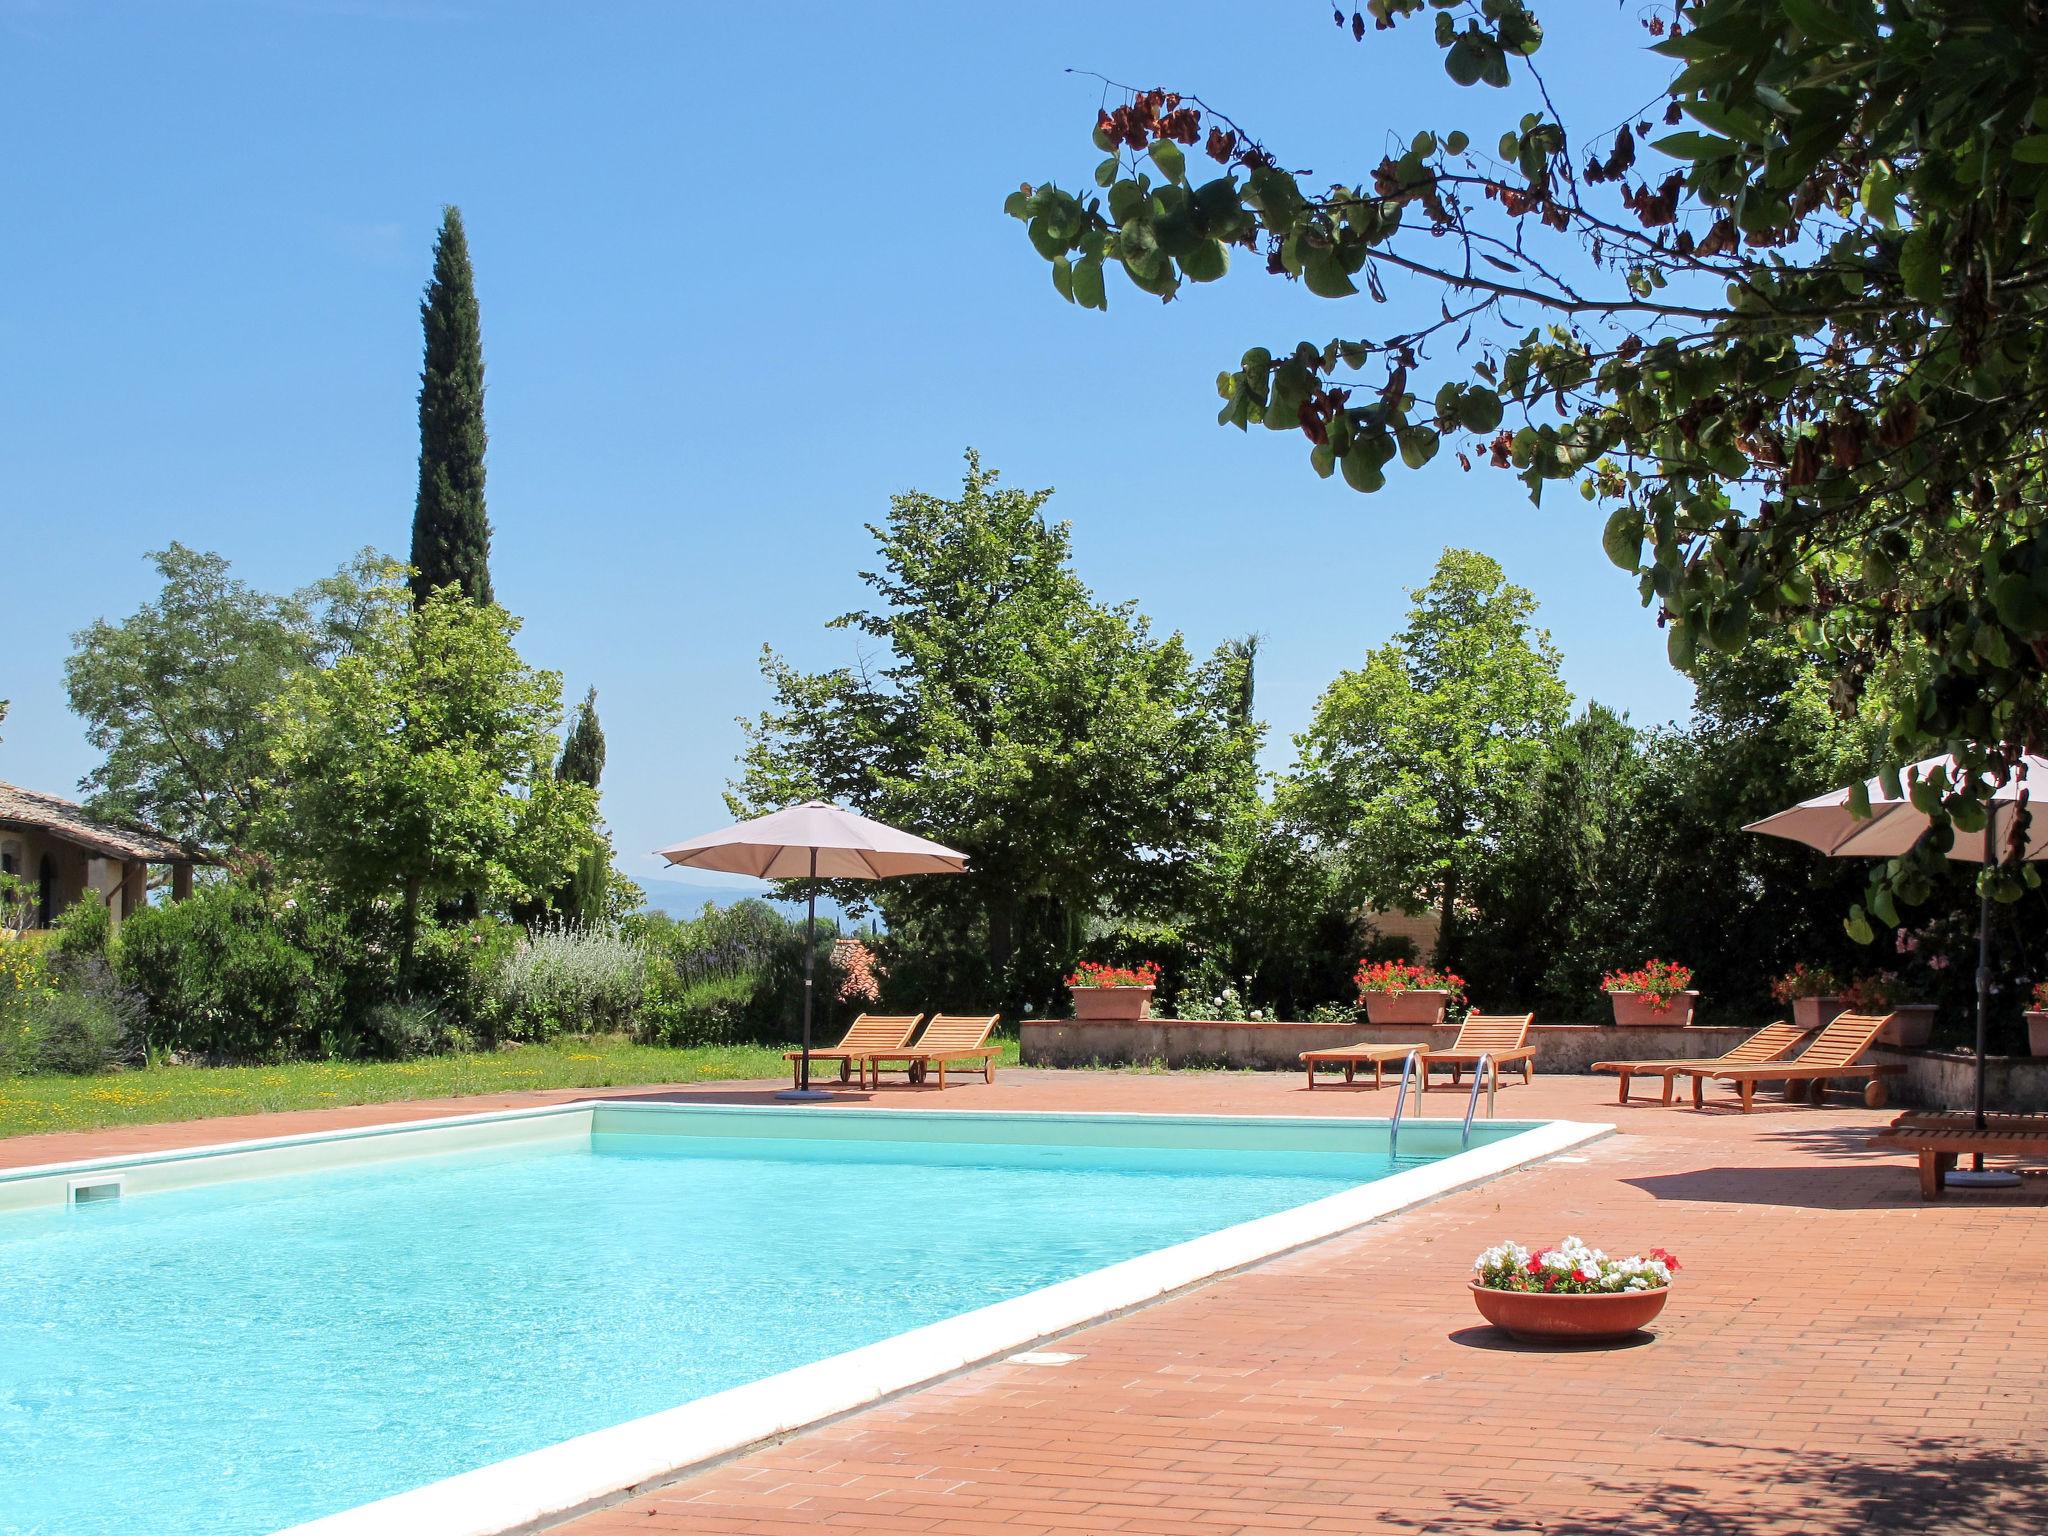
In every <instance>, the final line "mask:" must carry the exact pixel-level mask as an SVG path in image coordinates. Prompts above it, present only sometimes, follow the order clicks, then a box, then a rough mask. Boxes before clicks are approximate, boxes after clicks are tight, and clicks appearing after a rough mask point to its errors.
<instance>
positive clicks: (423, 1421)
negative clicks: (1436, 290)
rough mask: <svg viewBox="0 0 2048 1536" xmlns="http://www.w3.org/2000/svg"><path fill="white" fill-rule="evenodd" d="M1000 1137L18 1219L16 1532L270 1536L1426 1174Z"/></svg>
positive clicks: (480, 1172)
mask: <svg viewBox="0 0 2048 1536" xmlns="http://www.w3.org/2000/svg"><path fill="white" fill-rule="evenodd" d="M680 1113H688V1112H687V1111H682V1112H680ZM778 1118H779V1120H780V1123H782V1124H784V1125H786V1124H787V1123H788V1117H787V1114H786V1113H785V1114H784V1115H783V1116H781V1117H778ZM868 1118H869V1119H870V1121H871V1120H872V1117H868ZM919 1118H924V1117H919ZM760 1123H761V1124H766V1123H768V1122H766V1121H763V1122H760ZM958 1123H960V1122H957V1121H956V1122H955V1124H958ZM726 1124H729V1125H731V1126H732V1127H733V1128H734V1129H737V1130H742V1131H744V1130H746V1129H747V1128H748V1123H747V1122H746V1121H745V1119H744V1118H741V1119H737V1120H731V1121H728V1122H726ZM815 1129H818V1130H821V1131H824V1132H828V1133H829V1131H830V1126H829V1125H828V1124H825V1123H824V1122H820V1123H819V1125H818V1126H817V1127H815ZM861 1134H862V1135H864V1136H872V1135H873V1134H874V1132H873V1129H872V1125H871V1124H870V1125H869V1126H867V1127H864V1128H863V1130H862V1131H861ZM955 1134H960V1133H955ZM969 1134H980V1133H979V1132H974V1133H969ZM990 1134H991V1138H992V1139H990V1140H987V1141H955V1142H952V1143H950V1144H932V1143H930V1142H922V1141H915V1140H909V1141H876V1140H871V1139H863V1140H851V1139H838V1138H836V1137H835V1136H833V1135H831V1134H818V1135H811V1134H806V1135H804V1136H803V1137H801V1138H800V1139H786V1138H779V1137H778V1138H776V1139H763V1137H761V1136H758V1135H747V1134H738V1135H723V1134H720V1135H688V1136H674V1135H635V1134H613V1133H602V1132H600V1133H597V1134H593V1135H592V1136H591V1137H590V1138H589V1140H588V1141H587V1142H584V1141H582V1140H580V1139H579V1140H577V1141H575V1142H572V1143H566V1144H562V1143H557V1144H552V1145H542V1146H536V1147H527V1148H508V1149H503V1150H497V1151H490V1152H476V1153H462V1154H454V1155H445V1156H433V1157H422V1158H408V1159H405V1160H403V1161H400V1162H390V1163H384V1164H379V1165H375V1166H371V1167H366V1168H357V1169H349V1170H336V1171H330V1172H324V1173H304V1174H290V1175H284V1176H279V1177H274V1178H264V1179H253V1180H244V1181H241V1182H237V1183H232V1184H222V1185H216V1186H213V1187H208V1188H199V1189H188V1190H178V1191H171V1192H166V1193H159V1194H149V1195H137V1196H131V1197H130V1198H128V1199H125V1200H122V1201H119V1202H115V1203H109V1204H105V1205H100V1206H87V1207H80V1208H77V1209H72V1210H65V1211H33V1212H26V1213H18V1214H10V1215H0V1532H4V1533H5V1536H102V1533H104V1536H113V1533H120V1536H133V1533H139V1532H149V1533H161V1536H174V1533H175V1536H185V1533H219V1536H261V1533H265V1532H269V1531H273V1530H276V1529H278V1528H280V1527H283V1526H287V1525H291V1524H294V1523H296V1522H298V1521H301V1520H307V1519H311V1518H313V1517H315V1516H317V1515H322V1514H328V1513H332V1512H334V1511H336V1510H340V1509H345V1508H349V1507H351V1506H353V1505H356V1504H360V1503H364V1502H366V1501H368V1500H370V1499H374V1498H380V1497H382V1496H384V1495H386V1494H391V1493H397V1492H400V1491H402V1490H404V1489H407V1488H412V1487H415V1486H418V1485H419V1484H422V1483H426V1482H430V1481H432V1480H434V1479H436V1478H440V1477H445V1476H448V1475H450V1474H452V1473H456V1472H461V1471H465V1470H467V1469H469V1468H473V1467H477V1466H481V1465H484V1464H486V1463H488V1462H492V1461H496V1460H499V1459H501V1458H503V1457H507V1456H512V1455H516V1454H518V1453H520V1452H524V1451H530V1450H534V1449H537V1448H539V1447H541V1446H545V1445H549V1444H552V1443H554V1442H556V1441H559V1440H563V1439H566V1438H568V1437H569V1436H571V1435H577V1434H582V1433H585V1432H587V1431H590V1430H594V1429H600V1428H604V1427H606V1426H609V1425H613V1424H617V1423H620V1422H623V1421H624V1420H626V1419H630V1418H634V1417H637V1416H639V1415H641V1414H646V1413H652V1412H656V1411H658V1410H661V1409H664V1408H670V1407H674V1406H676V1405H677V1404H679V1403H683V1402H686V1401H689V1400H690V1399H692V1398H696V1397H700V1396H702V1395H704V1394H706V1393H709V1392H716V1391H719V1390H721V1389H724V1388H727V1387H732V1386H736V1385H739V1384H741V1383H744V1382H748V1381H752V1380H755V1379H757V1378H759V1377H762V1376H766V1375H769V1374H771V1373H773V1372H776V1371H780V1370H784V1369H787V1368H789V1367H791V1366H796V1365H801V1364H805V1363H807V1362H809V1361H813V1360H818V1359H821V1358H823V1357H825V1356H828V1355H832V1354H836V1353H838V1352H840V1351H842V1350H846V1349H851V1348H854V1347H856V1346H858V1345H862V1344H868V1343H872V1342H874V1341H876V1340H878V1339H882V1338H885V1337H887V1336H889V1335H891V1334H896V1333H900V1332H902V1331H903V1330H905V1329H907V1328H912V1327H916V1326H918V1325H920V1324H923V1323H929V1322H933V1321H936V1320H938V1319H940V1318H944V1317H948V1316H951V1315H952V1314H954V1313H958V1312H962V1311H965V1310H967V1309H969V1308H972V1307H977V1306H982V1305H985V1304H987V1303H989V1302H993V1301H998V1300H1002V1299H1004V1298H1006V1297H1011V1296H1016V1295H1019V1294H1021V1293H1023V1292H1025V1291H1028V1290H1031V1289H1033V1288H1035V1287H1038V1286H1042V1285H1046V1284H1049V1283H1051V1282H1053V1281H1057V1280H1064V1279H1067V1278H1069V1277H1071V1276H1074V1275H1078V1274H1081V1273H1084V1272H1085V1271H1088V1270H1092V1269H1097V1268H1100V1267H1102V1266H1103V1265H1105V1264H1109V1263H1112V1262H1115V1261H1117V1260H1119V1259H1125V1258H1129V1257H1132V1256H1134V1255H1136V1254H1140V1253H1145V1252H1147V1251H1149V1250H1152V1249H1156V1248H1160V1247H1164V1246H1166V1245H1167V1244H1170V1243H1175V1242H1179V1241H1182V1240H1184V1239H1186V1238H1190V1237H1194V1236H1197V1235H1199V1234H1201V1233H1204V1232H1210V1231H1214V1230H1216V1229H1218V1228H1220V1227H1224V1226H1228V1225H1230V1224H1232V1223H1235V1222H1239V1221H1244V1220H1247V1219H1249V1218H1251V1217H1255V1216H1261V1215H1265V1214H1268V1213H1270V1212H1273V1211H1278V1210H1282V1209H1285V1208H1287V1207H1290V1206H1294V1205H1299V1204H1302V1203H1304V1202H1306V1201H1309V1200H1313V1199H1316V1198H1319V1197H1321V1196H1324V1195H1328V1194H1332V1193H1334V1192H1336V1191H1338V1190H1340V1189H1345V1188H1348V1187H1350V1186H1352V1185H1355V1184H1359V1183H1364V1182H1367V1181H1369V1180H1372V1179H1376V1178H1380V1177H1384V1176H1385V1175H1386V1174H1388V1173H1389V1172H1391V1171H1393V1170H1394V1168H1395V1167H1397V1166H1409V1165H1414V1164H1419V1163H1423V1162H1427V1161H1430V1160H1431V1159H1429V1158H1427V1157H1407V1156H1404V1157H1402V1158H1401V1159H1400V1161H1399V1163H1398V1164H1396V1163H1395V1162H1394V1161H1392V1160H1390V1159H1389V1158H1388V1157H1386V1156H1385V1154H1384V1153H1383V1152H1380V1153H1373V1152H1369V1151H1351V1150H1347V1149H1346V1146H1345V1141H1346V1140H1349V1141H1351V1142H1352V1143H1353V1144H1356V1142H1357V1141H1358V1140H1360V1139H1363V1133H1362V1131H1361V1132H1358V1133H1352V1135H1351V1136H1350V1137H1348V1138H1342V1137H1340V1136H1338V1135H1337V1134H1334V1133H1331V1132H1324V1133H1321V1134H1320V1135H1319V1136H1317V1137H1315V1138H1313V1139H1314V1140H1315V1141H1317V1142H1319V1143H1320V1144H1321V1145H1320V1147H1318V1148H1313V1149H1308V1150H1289V1151H1261V1150H1255V1149H1248V1148H1247V1147H1245V1146H1242V1145H1240V1146H1236V1147H1231V1148H1228V1149H1223V1148H1217V1147H1202V1146H1184V1147H1165V1148H1160V1147H1154V1148H1151V1149H1140V1148H1136V1147H1120V1146H1091V1147H1076V1146H1068V1145H1009V1144H1002V1143H1001V1142H1000V1140H999V1139H996V1138H995V1137H994V1133H993V1132H991V1133H990ZM1097 1134H1099V1133H1097ZM1381 1144H1382V1145H1383V1144H1384V1143H1383V1138H1382V1143H1381Z"/></svg>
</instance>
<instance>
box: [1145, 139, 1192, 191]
mask: <svg viewBox="0 0 2048 1536" xmlns="http://www.w3.org/2000/svg"><path fill="white" fill-rule="evenodd" d="M1145 153H1146V154H1148V155H1150V156H1151V157H1152V163H1153V164H1154V165H1156V166H1158V167H1159V169H1160V170H1162V171H1164V172H1165V173H1166V179H1167V180H1168V181H1171V182H1175V183H1179V182H1183V181H1186V180H1187V179H1188V162H1187V157H1186V156H1184V155H1182V154H1181V152H1180V146H1179V145H1178V144H1176V143H1174V142H1173V140H1171V139H1154V140H1153V141H1152V147H1151V148H1150V149H1148V150H1146V151H1145Z"/></svg>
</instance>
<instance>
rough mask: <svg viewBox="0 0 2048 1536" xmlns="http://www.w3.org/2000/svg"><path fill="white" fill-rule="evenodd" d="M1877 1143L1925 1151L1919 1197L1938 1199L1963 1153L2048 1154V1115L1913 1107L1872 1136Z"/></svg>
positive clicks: (1871, 1140) (1965, 1155)
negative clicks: (1981, 1113) (1917, 1109)
mask: <svg viewBox="0 0 2048 1536" xmlns="http://www.w3.org/2000/svg"><path fill="white" fill-rule="evenodd" d="M1870 1144H1871V1145H1872V1146H1873V1147H1883V1148H1897V1149H1901V1150H1904V1151H1907V1152H1917V1153H1919V1154H1920V1198H1921V1199H1922V1200H1939V1199H1940V1198H1941V1194H1942V1189H1943V1186H1944V1181H1945V1179H1946V1177H1947V1174H1948V1171H1949V1169H1951V1168H1953V1167H1955V1165H1956V1162H1957V1160H1958V1159H1960V1158H1964V1157H1973V1156H1983V1155H1986V1154H1989V1155H1991V1156H1994V1157H1995V1156H1999V1155H2004V1156H2007V1157H2031V1158H2048V1115H1986V1116H1985V1117H1984V1129H1982V1130H1981V1131H1980V1130H1978V1129H1977V1120H1976V1117H1975V1116H1974V1115H1968V1114H1949V1115H1941V1114H1927V1113H1925V1112H1917V1113H1916V1112H1911V1111H1909V1112H1908V1113H1906V1114H1903V1115H1901V1116H1899V1118H1898V1119H1896V1120H1894V1121H1893V1122H1892V1123H1891V1125H1890V1126H1889V1127H1887V1128H1886V1129H1885V1130H1882V1131H1879V1132H1878V1133H1877V1134H1876V1135H1875V1136H1873V1137H1871V1138H1870Z"/></svg>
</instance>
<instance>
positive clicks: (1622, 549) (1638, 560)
mask: <svg viewBox="0 0 2048 1536" xmlns="http://www.w3.org/2000/svg"><path fill="white" fill-rule="evenodd" d="M1600 547H1601V548H1602V549H1604V550H1606V551H1607V558H1608V559H1609V560H1612V561H1613V562H1614V563H1615V564H1616V565H1618V566H1620V567H1621V568H1622V569H1623V570H1624V571H1635V570H1637V569H1639V568H1640V567H1641V565H1642V563H1643V515H1642V513H1640V512H1638V511H1637V510H1636V509H1635V508H1634V507H1628V506H1623V507H1616V508H1615V509H1614V511H1613V513H1612V514H1610V515H1609V517H1608V519H1607V526H1606V527H1605V528H1603V529H1601V530H1600Z"/></svg>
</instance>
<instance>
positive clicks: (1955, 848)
mask: <svg viewBox="0 0 2048 1536" xmlns="http://www.w3.org/2000/svg"><path fill="white" fill-rule="evenodd" d="M1937 769H1942V770H1945V771H1946V773H1947V775H1948V778H1949V781H1950V782H1951V783H1953V782H1955V781H1956V779H1957V778H1958V777H1959V776H1960V770H1959V769H1958V768H1957V766H1956V761H1955V759H1954V758H1952V757H1948V756H1942V757H1930V758H1925V759H1923V760H1921V761H1920V762H1917V763H1915V764H1913V766H1912V767H1910V768H1908V769H1907V770H1906V771H1905V772H1904V773H1903V774H1901V775H1900V776H1899V779H1900V788H1901V789H1902V790H1904V791H1905V792H1906V793H1905V797H1904V798H1900V797H1896V796H1893V795H1890V794H1888V793H1886V791H1885V787H1884V781H1883V780H1882V779H1870V780H1867V781H1865V783H1864V785H1863V792H1864V794H1865V795H1867V796H1868V797H1869V800H1870V814H1869V815H1868V816H1858V815H1857V814H1856V813H1855V812H1854V811H1853V810H1852V809H1851V808H1850V803H1849V802H1850V792H1849V791H1848V790H1846V789H1838V790H1835V791H1833V792H1832V793H1829V794H1825V795H1816V796H1815V797H1814V798H1813V799H1811V800H1802V801H1800V802H1799V804H1797V805H1795V806H1793V807H1792V808H1791V809H1790V810H1787V811H1780V812H1778V814H1777V815H1775V816H1766V817H1765V818H1764V819H1763V820H1762V821H1753V822H1751V823H1750V824H1749V825H1748V826H1746V827H1744V828H1743V831H1745V832H1756V833H1760V834H1762V835H1763V836H1765V837H1784V838H1790V839H1791V840H1792V841H1793V842H1795V843H1805V844H1806V845H1807V846H1808V847H1809V848H1818V849H1819V850H1820V851H1821V852H1822V853H1824V854H1827V855H1828V856H1829V857H1830V858H1837V859H1854V858H1861V859H1888V858H1895V857H1896V856H1898V855H1899V854H1902V853H1905V852H1906V851H1907V850H1909V849H1910V848H1912V846H1913V845H1914V844H1915V843H1917V842H1919V841H1920V839H1921V837H1922V836H1923V835H1924V834H1925V833H1926V831H1927V828H1928V824H1929V823H1928V819H1927V816H1926V814H1925V813H1924V812H1922V811H1921V810H1919V809H1918V808H1917V807H1916V806H1914V804H1913V802H1912V799H1911V794H1912V785H1913V783H1914V781H1915V780H1925V779H1928V778H1930V777H1932V775H1933V774H1934V772H1935V770H1937ZM2036 787H2039V788H2041V789H2044V790H2048V758H2041V757H2035V756H2033V755H2031V754H2029V755H2027V756H2024V757H2022V758H2021V759H2020V760H2019V763H2018V764H2017V765H2016V766H2015V768H2014V770H2013V773H2012V776H2011V777H2010V778H2009V779H2007V780H2006V781H2005V783H2003V784H2001V785H1999V786H1998V788H1997V789H1995V790H1994V791H1992V794H1991V803H1990V806H1989V814H1988V815H1987V816H1986V817H1985V823H1984V827H1983V829H1982V830H1981V831H1977V832H1963V831H1960V830H1958V831H1957V832H1956V834H1955V842H1954V843H1953V844H1952V845H1951V846H1950V848H1949V850H1948V856H1949V857H1950V858H1951V859H1955V860H1958V861H1960V862H1963V863H1969V864H1990V863H1995V862H1997V861H1998V860H1999V859H2000V858H2002V857H2003V856H2004V851H2005V844H2006V843H2007V842H2009V841H2010V840H2011V838H2012V830H2013V825H2014V821H2015V818H2016V815H2017V812H2018V809H2019V807H2020V806H2021V805H2023V804H2027V805H2031V801H2032V790H2033V789H2034V788H2036ZM2021 857H2022V858H2024V859H2028V860H2034V861H2038V860H2041V859H2044V858H2048V816H2041V817H2032V816H2030V817H2029V818H2028V823H2027V846H2026V847H2025V848H2024V849H2023V850H2022V851H2021ZM1990 1005H1991V898H1990V897H1989V896H1988V895H1986V896H1982V897H1980V898H1979V901H1978V911H1977V1093H1976V1125H1977V1128H1978V1129H1979V1130H1982V1129H1983V1127H1984V1025H1985V1017H1986V1014H1987V1013H1988V1012H1989V1009H1990ZM1982 1165H1983V1159H1982V1158H1979V1159H1978V1169H1977V1172H1976V1173H1975V1174H1957V1173H1952V1174H1950V1175H1949V1177H1950V1179H1951V1180H1954V1181H1956V1182H1960V1183H1984V1184H1990V1183H2000V1184H2003V1183H2008V1182H2011V1183H2017V1182H2018V1179H2017V1177H2016V1176H2012V1175H2007V1174H2003V1173H1986V1172H1984V1171H1983V1166H1982Z"/></svg>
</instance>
